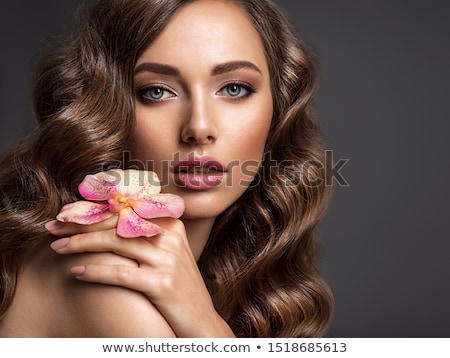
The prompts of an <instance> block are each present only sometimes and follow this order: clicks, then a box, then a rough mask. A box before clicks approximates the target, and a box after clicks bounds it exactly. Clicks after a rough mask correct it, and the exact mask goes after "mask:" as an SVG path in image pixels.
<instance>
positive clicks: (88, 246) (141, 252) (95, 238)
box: [50, 229, 170, 266]
mask: <svg viewBox="0 0 450 358" xmlns="http://www.w3.org/2000/svg"><path fill="white" fill-rule="evenodd" d="M156 236H158V235H156ZM150 239H151V238H144V237H138V238H122V237H120V236H117V235H116V232H115V230H114V229H110V230H105V231H96V232H91V233H83V234H77V235H73V236H71V237H66V238H62V239H58V240H56V241H54V242H52V243H51V244H50V247H51V248H52V249H53V250H54V251H56V252H57V253H59V254H63V255H68V254H75V253H83V252H91V253H94V252H112V253H115V254H117V255H119V256H123V257H127V258H130V259H133V260H135V261H138V262H140V263H141V264H146V265H150V266H154V265H160V264H163V263H164V260H166V259H165V258H166V257H167V256H168V255H169V254H170V253H169V252H167V251H165V250H164V249H162V248H160V247H158V246H157V245H154V244H153V243H152V242H151V240H150Z"/></svg>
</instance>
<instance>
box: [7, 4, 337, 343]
mask: <svg viewBox="0 0 450 358" xmlns="http://www.w3.org/2000/svg"><path fill="white" fill-rule="evenodd" d="M192 1H196V0H94V1H90V2H86V3H85V4H84V5H83V6H82V7H81V8H80V11H81V13H80V14H78V15H79V16H77V19H78V22H77V23H76V24H75V28H74V29H73V31H72V32H71V33H70V34H68V35H66V36H64V38H62V39H61V42H60V43H58V44H57V45H58V46H56V47H55V49H53V50H52V51H51V52H50V53H49V54H48V55H47V56H45V57H44V58H43V59H42V61H41V62H40V63H39V65H38V67H37V71H36V77H35V83H34V92H33V101H34V102H33V103H34V112H35V116H36V119H37V127H36V129H35V130H34V131H33V132H32V133H31V134H30V135H29V136H28V137H27V138H25V139H24V140H23V141H22V142H21V143H20V144H19V145H17V146H16V147H15V148H12V149H11V150H10V151H9V152H8V153H6V154H5V155H4V156H3V158H2V161H1V162H0V205H1V207H0V275H1V276H0V318H1V317H2V316H3V315H4V314H5V313H6V311H7V309H8V307H9V306H10V304H11V302H12V300H13V298H14V291H15V287H16V282H17V275H18V272H19V269H20V266H21V264H22V263H23V260H25V259H26V257H27V255H30V254H32V253H33V250H36V248H37V247H38V246H39V245H41V244H43V243H48V242H49V241H50V240H51V239H52V238H51V235H49V233H48V232H47V231H46V230H45V228H44V224H45V222H47V221H49V220H52V219H53V218H54V217H55V215H56V214H57V213H58V211H59V210H60V208H61V206H62V205H63V204H65V203H68V202H71V201H74V200H78V199H80V196H79V193H78V192H77V186H78V184H79V183H80V181H81V180H82V179H83V178H84V176H85V175H86V174H89V173H95V172H98V171H100V170H104V168H105V167H111V166H120V165H122V164H123V163H122V157H123V153H124V151H126V150H129V148H128V146H129V143H130V137H131V132H132V128H133V125H134V121H135V119H134V94H133V90H132V88H133V86H132V84H133V69H134V66H135V63H136V60H137V58H138V57H139V55H140V54H141V53H142V52H143V51H144V50H145V49H146V48H147V47H148V46H149V44H151V43H152V41H153V39H155V37H156V36H157V35H158V34H159V33H160V32H161V31H162V30H163V29H164V27H165V25H166V24H167V23H168V22H169V21H170V19H171V17H172V15H173V14H174V13H175V12H176V11H177V9H179V8H180V7H181V6H183V5H184V4H186V3H189V2H192ZM225 1H229V2H231V3H235V4H238V5H239V6H241V7H242V8H243V9H244V10H245V11H246V12H247V14H248V16H249V18H250V19H251V21H252V22H253V23H254V26H255V28H256V29H257V30H258V32H259V33H260V35H261V38H262V41H263V44H264V48H265V54H266V58H267V61H268V64H269V70H270V74H271V89H272V94H273V98H274V114H273V120H272V127H271V130H270V133H269V136H268V138H267V143H266V148H265V153H266V154H265V157H264V160H263V164H262V165H261V168H260V171H259V173H258V175H257V176H256V177H255V180H254V182H253V183H252V184H251V185H250V187H249V188H248V189H247V190H246V192H245V193H244V194H243V195H242V197H241V198H240V199H238V200H237V201H236V202H235V203H234V204H233V205H231V207H229V208H228V209H227V210H226V211H225V212H224V213H222V214H221V215H220V216H219V217H218V218H217V220H216V222H215V224H214V227H213V230H212V233H211V236H210V238H209V240H208V243H207V245H206V247H205V250H204V252H203V254H202V256H201V257H200V259H199V262H198V264H199V268H200V270H201V272H202V274H203V276H204V278H205V281H206V283H207V285H208V288H209V290H210V293H211V296H212V298H213V301H214V304H215V306H216V309H217V310H218V312H219V313H220V314H221V315H222V317H223V318H224V319H225V320H226V321H227V322H228V324H229V325H230V327H231V328H232V329H233V331H234V333H235V334H236V335H237V336H238V337H318V336H322V335H323V334H324V333H325V332H326V329H327V328H328V325H329V323H330V319H331V317H332V312H333V297H332V294H331V292H330V290H329V288H328V286H327V284H326V283H325V281H324V280H323V278H322V277H321V275H320V273H319V270H318V260H319V255H318V254H319V252H320V250H319V246H318V241H317V238H316V235H315V232H316V226H317V224H318V222H319V220H320V219H321V217H322V215H323V213H324V211H325V209H326V206H327V202H328V198H329V192H330V188H329V186H328V185H326V184H327V183H328V182H329V181H328V180H327V175H329V174H330V172H329V165H330V163H327V161H326V156H325V144H324V140H323V136H322V134H321V130H320V127H319V125H318V123H317V120H316V119H315V115H314V111H313V107H312V98H313V94H314V91H315V88H316V73H315V72H316V71H315V64H314V60H313V58H312V56H311V54H310V51H309V50H308V49H307V47H306V46H305V44H304V43H303V42H302V41H301V40H300V39H299V37H298V36H297V33H296V31H295V28H294V26H293V25H292V24H291V23H290V20H289V18H288V17H287V16H286V15H285V13H284V12H283V11H282V10H281V9H280V8H278V7H277V6H276V5H275V4H273V3H272V2H271V1H268V0H225Z"/></svg>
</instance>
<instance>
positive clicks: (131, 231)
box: [117, 207, 164, 237]
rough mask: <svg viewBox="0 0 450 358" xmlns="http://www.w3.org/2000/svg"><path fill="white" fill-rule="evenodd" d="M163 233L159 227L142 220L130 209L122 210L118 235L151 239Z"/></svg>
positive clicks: (118, 224)
mask: <svg viewBox="0 0 450 358" xmlns="http://www.w3.org/2000/svg"><path fill="white" fill-rule="evenodd" d="M162 232H164V230H163V229H162V228H161V227H160V226H159V225H156V224H153V223H151V222H150V221H147V220H145V219H143V218H141V217H140V216H138V215H136V213H135V212H134V211H133V209H131V208H129V207H128V208H125V209H123V210H121V211H120V213H119V221H118V223H117V234H118V235H119V236H122V237H138V236H147V237H150V236H154V235H156V234H160V233H162Z"/></svg>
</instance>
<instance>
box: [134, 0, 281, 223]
mask: <svg viewBox="0 0 450 358" xmlns="http://www.w3.org/2000/svg"><path fill="white" fill-rule="evenodd" d="M134 91H135V96H136V100H135V101H136V103H135V105H136V127H135V129H134V134H133V143H132V146H131V148H132V151H131V156H132V157H131V159H132V162H131V163H133V161H134V162H136V161H139V162H143V163H144V164H145V167H146V168H147V169H148V170H153V171H155V172H156V173H157V174H158V176H159V178H160V180H161V185H162V192H169V193H173V194H177V195H180V196H181V197H183V198H184V200H185V204H186V210H185V213H184V216H183V217H184V218H186V219H197V218H214V217H216V216H217V215H219V214H220V213H221V212H222V211H224V210H225V209H226V208H227V207H228V206H229V205H231V204H232V203H233V202H234V201H236V199H237V198H239V196H241V195H242V193H243V192H244V191H245V190H246V188H247V187H248V186H249V185H250V183H251V182H252V180H253V178H254V176H255V175H256V172H257V169H258V166H259V165H260V161H261V158H262V155H263V151H264V144H265V141H266V138H267V134H268V131H269V127H270V123H271V119H272V112H273V107H272V94H271V90H270V79H269V70H268V65H267V61H266V58H265V54H264V49H263V45H262V42H261V39H260V36H259V34H258V33H257V31H256V30H255V28H254V26H253V24H252V22H251V21H250V20H249V19H248V18H247V16H246V13H245V12H244V11H243V10H242V9H241V8H240V7H238V6H236V5H234V4H231V3H228V2H224V1H205V0H200V1H196V2H193V3H190V4H187V5H185V6H183V7H182V8H181V9H180V10H179V11H178V12H177V13H176V14H175V15H174V17H173V18H172V19H171V21H170V22H169V24H168V25H167V27H166V28H165V29H164V31H163V32H162V33H161V34H160V35H159V36H158V37H157V38H156V40H155V41H154V42H153V43H152V44H151V45H150V46H149V47H148V48H147V49H146V50H145V51H144V52H143V54H142V55H141V56H140V58H139V59H138V61H137V63H136V67H135V73H134Z"/></svg>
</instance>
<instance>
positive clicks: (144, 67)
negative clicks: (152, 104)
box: [134, 61, 262, 77]
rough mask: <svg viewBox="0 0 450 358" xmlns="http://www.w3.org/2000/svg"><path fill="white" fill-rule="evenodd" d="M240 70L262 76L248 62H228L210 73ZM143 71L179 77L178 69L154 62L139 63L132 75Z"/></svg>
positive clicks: (252, 64) (214, 74)
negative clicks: (254, 72) (247, 70)
mask: <svg viewBox="0 0 450 358" xmlns="http://www.w3.org/2000/svg"><path fill="white" fill-rule="evenodd" d="M242 68H244V69H250V70H253V71H256V72H258V73H261V74H262V71H261V70H260V69H259V68H258V66H256V65H255V64H254V63H252V62H250V61H230V62H225V63H221V64H218V65H217V66H214V68H213V69H212V71H211V75H212V76H218V75H222V74H224V73H228V72H233V71H237V70H240V69H242ZM145 71H148V72H154V73H158V74H161V75H166V76H174V77H179V76H180V71H179V70H178V68H176V67H173V66H170V65H165V64H162V63H155V62H144V63H141V64H140V65H139V66H137V67H136V68H135V69H134V75H135V76H136V75H137V74H138V73H141V72H145Z"/></svg>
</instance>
